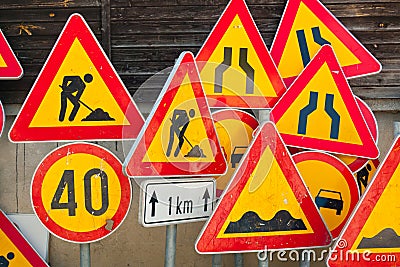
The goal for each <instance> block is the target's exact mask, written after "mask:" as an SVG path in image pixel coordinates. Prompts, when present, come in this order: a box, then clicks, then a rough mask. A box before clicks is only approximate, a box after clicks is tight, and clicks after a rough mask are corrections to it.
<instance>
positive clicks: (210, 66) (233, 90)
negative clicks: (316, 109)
mask: <svg viewBox="0 0 400 267" xmlns="http://www.w3.org/2000/svg"><path fill="white" fill-rule="evenodd" d="M228 58H229V63H228V60H227V59H228ZM243 61H245V62H247V64H248V65H249V66H251V68H252V69H253V70H252V72H253V73H254V74H253V76H254V77H249V74H248V73H246V71H245V70H246V68H243V67H241V66H240V65H242V63H241V62H243ZM221 62H226V65H227V70H226V71H225V72H224V73H223V77H219V76H218V75H219V73H218V71H216V69H217V68H218V67H219V66H220V63H221ZM200 64H202V62H200ZM228 67H229V68H228ZM219 68H220V67H219ZM200 77H201V80H202V82H203V88H204V91H205V93H206V95H207V96H213V95H214V96H218V95H222V94H223V95H227V96H236V95H239V96H246V95H247V96H270V97H277V95H276V92H275V89H274V87H273V85H272V83H271V81H270V79H269V77H268V75H267V73H266V71H265V69H264V67H263V65H262V63H261V61H260V58H259V56H258V54H257V52H256V51H255V48H254V46H253V44H252V43H251V40H250V39H249V36H248V34H247V32H246V29H245V27H244V26H243V23H242V21H241V20H240V18H239V16H238V15H236V16H235V18H234V19H233V21H232V22H231V24H230V25H229V27H228V30H227V31H226V32H225V34H224V36H223V37H222V39H221V41H220V42H219V43H218V45H217V46H216V48H215V50H214V52H213V53H212V54H211V56H210V58H209V59H208V61H207V62H206V63H205V64H204V67H203V68H202V69H201V71H200ZM219 79H220V81H219ZM249 81H250V82H252V84H250V85H246V83H248V82H249ZM253 83H254V84H253ZM216 86H217V87H218V86H221V88H219V89H218V90H220V91H218V90H216Z"/></svg>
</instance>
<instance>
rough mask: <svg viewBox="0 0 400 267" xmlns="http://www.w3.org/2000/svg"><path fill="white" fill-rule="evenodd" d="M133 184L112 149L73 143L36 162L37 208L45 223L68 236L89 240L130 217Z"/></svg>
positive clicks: (34, 191)
mask: <svg viewBox="0 0 400 267" xmlns="http://www.w3.org/2000/svg"><path fill="white" fill-rule="evenodd" d="M131 197H132V193H131V184H130V181H129V178H128V177H126V176H124V175H123V174H122V164H121V162H120V161H119V160H118V158H116V157H115V156H114V155H113V154H112V153H111V152H110V151H108V150H106V149H104V148H102V147H100V146H98V145H94V144H89V143H72V144H68V145H64V146H61V147H58V148H56V149H55V150H53V151H51V152H50V153H49V154H48V155H47V156H46V157H45V158H44V159H43V160H42V162H41V163H40V164H39V166H38V167H37V168H36V171H35V173H34V175H33V180H32V185H31V200H32V206H33V210H34V211H35V213H36V215H37V216H38V218H39V220H40V221H41V222H42V224H43V225H44V226H45V227H46V228H47V229H48V230H49V231H50V232H51V233H52V234H54V235H56V236H58V237H59V238H61V239H64V240H66V241H70V242H75V243H89V242H94V241H97V240H100V239H102V238H104V237H106V236H108V235H109V234H111V233H112V232H114V231H115V230H116V229H117V228H118V226H119V225H120V224H121V223H122V221H123V220H124V218H125V217H126V215H127V213H128V210H129V207H130V203H131Z"/></svg>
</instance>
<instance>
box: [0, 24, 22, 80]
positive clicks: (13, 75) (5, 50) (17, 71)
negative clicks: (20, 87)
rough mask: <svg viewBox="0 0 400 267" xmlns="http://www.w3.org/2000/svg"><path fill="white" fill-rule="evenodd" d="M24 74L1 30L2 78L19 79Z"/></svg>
mask: <svg viewBox="0 0 400 267" xmlns="http://www.w3.org/2000/svg"><path fill="white" fill-rule="evenodd" d="M22 75H23V70H22V67H21V64H19V61H18V59H17V57H16V56H15V55H14V52H13V50H12V49H11V47H10V45H9V44H8V42H7V40H6V37H5V36H4V34H3V32H2V31H1V30H0V80H2V79H4V80H10V79H19V78H21V77H22Z"/></svg>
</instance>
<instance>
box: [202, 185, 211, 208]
mask: <svg viewBox="0 0 400 267" xmlns="http://www.w3.org/2000/svg"><path fill="white" fill-rule="evenodd" d="M209 198H210V194H209V193H208V189H207V188H206V191H205V192H204V195H203V199H204V212H206V211H207V207H208V199H209Z"/></svg>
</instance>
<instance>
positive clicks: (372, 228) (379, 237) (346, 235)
mask: <svg viewBox="0 0 400 267" xmlns="http://www.w3.org/2000/svg"><path fill="white" fill-rule="evenodd" d="M399 150H400V137H397V138H396V140H395V141H394V143H393V145H392V147H391V148H390V150H389V152H388V155H387V156H386V158H385V159H384V161H383V162H382V164H381V166H380V167H379V168H378V170H377V172H376V175H375V177H374V178H373V181H372V182H371V184H370V185H369V187H368V188H367V190H366V192H365V193H364V195H363V197H362V198H361V200H360V202H359V203H358V205H357V206H356V208H355V210H354V212H353V214H352V215H351V217H350V219H349V221H348V222H347V224H346V226H345V227H344V229H343V231H342V233H341V234H340V236H339V238H338V241H337V243H336V244H335V246H334V247H333V250H332V252H331V255H330V257H329V259H328V265H329V266H331V267H334V266H363V267H364V266H378V265H379V266H398V265H399V264H400V212H399V210H400V202H399V195H400V174H399V171H400V153H399Z"/></svg>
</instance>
